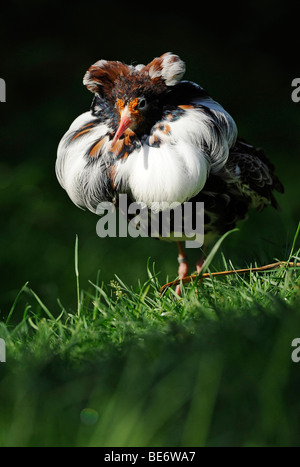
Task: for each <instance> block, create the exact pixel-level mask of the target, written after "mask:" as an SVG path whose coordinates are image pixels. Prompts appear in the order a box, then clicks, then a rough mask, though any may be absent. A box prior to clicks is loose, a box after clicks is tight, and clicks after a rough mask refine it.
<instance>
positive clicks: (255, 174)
mask: <svg viewBox="0 0 300 467" xmlns="http://www.w3.org/2000/svg"><path fill="white" fill-rule="evenodd" d="M226 169H227V171H228V172H229V173H230V174H231V175H232V177H233V179H237V181H238V185H240V189H241V190H242V192H243V193H244V194H247V193H248V195H249V196H250V197H251V198H252V199H253V205H254V206H256V207H258V209H262V208H263V207H264V206H265V205H267V204H271V205H272V206H273V207H274V208H276V209H277V208H278V204H277V201H276V199H275V197H274V194H273V191H274V190H275V191H278V192H279V193H283V192H284V188H283V185H282V183H281V182H280V180H279V179H278V177H277V176H276V175H275V172H274V166H273V164H272V163H271V162H270V161H269V159H268V158H267V156H266V155H265V153H264V151H263V150H261V149H257V148H254V147H253V146H251V145H249V144H247V143H246V142H245V141H243V140H241V139H239V140H238V141H237V142H236V144H235V145H234V147H233V148H232V149H231V150H230V153H229V158H228V162H227V164H226Z"/></svg>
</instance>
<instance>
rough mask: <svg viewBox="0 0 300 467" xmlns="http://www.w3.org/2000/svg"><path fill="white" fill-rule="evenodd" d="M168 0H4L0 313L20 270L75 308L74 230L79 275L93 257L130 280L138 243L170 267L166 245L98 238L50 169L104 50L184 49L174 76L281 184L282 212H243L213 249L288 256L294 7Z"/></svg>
mask: <svg viewBox="0 0 300 467" xmlns="http://www.w3.org/2000/svg"><path fill="white" fill-rule="evenodd" d="M172 5H173V6H172ZM172 5H171V4H169V3H168V2H167V3H166V4H162V5H160V4H157V3H146V4H142V3H140V4H139V5H135V4H134V3H132V2H122V3H121V4H118V3H112V2H95V3H94V2H93V3H92V2H85V3H84V2H82V3H80V4H77V3H72V5H71V6H67V5H66V4H63V3H62V2H57V1H51V2H49V1H46V2H43V3H42V4H41V3H40V2H33V1H31V2H26V3H25V2H20V1H12V2H9V4H6V5H5V6H3V5H2V7H1V10H2V11H1V41H0V57H1V60H0V77H1V78H3V79H5V81H6V85H7V102H6V103H1V104H0V123H1V125H0V147H1V153H0V154H1V162H0V194H1V195H0V207H1V230H0V264H1V282H0V284H1V294H0V300H1V303H0V313H1V314H0V319H3V317H4V316H5V315H6V314H7V313H8V310H9V308H10V306H11V304H12V302H13V300H14V298H15V296H16V294H17V292H18V290H19V289H20V288H21V287H22V285H23V284H24V283H25V282H26V281H29V282H30V284H29V285H30V286H31V287H32V288H33V289H34V290H35V292H36V293H37V294H38V295H39V296H40V297H41V298H42V299H43V300H44V301H45V303H46V304H47V305H48V306H49V307H50V306H51V307H52V308H53V311H54V312H55V310H58V305H57V303H56V300H57V298H58V297H59V298H60V300H61V301H62V303H63V304H64V306H65V307H66V308H67V309H72V308H74V307H75V303H76V289H75V276H74V266H73V265H74V244H75V235H76V234H78V236H79V266H80V274H81V285H82V287H84V288H87V287H88V286H89V284H88V280H89V279H90V280H92V281H94V280H95V278H96V275H97V271H98V269H100V271H101V276H100V277H101V279H102V280H103V281H104V282H109V280H111V279H113V278H114V274H117V275H118V276H120V277H121V278H122V279H123V280H124V281H125V282H126V283H128V284H132V285H133V286H136V284H137V283H138V279H141V280H143V279H144V278H145V277H146V260H147V258H148V257H149V256H150V257H151V260H152V261H155V263H156V269H157V271H160V273H161V274H160V280H161V282H162V283H163V282H164V281H165V280H166V276H167V275H169V277H170V279H173V278H175V276H176V273H177V261H176V256H177V251H176V247H175V246H174V245H170V244H165V243H162V242H158V241H155V240H153V239H131V238H128V239H111V238H110V239H99V238H98V237H97V236H96V222H97V217H96V216H94V215H93V214H92V213H89V212H85V211H81V210H79V209H78V208H76V206H74V205H73V203H72V202H71V201H70V200H69V198H68V196H67V194H66V193H65V192H64V191H63V190H62V188H61V187H60V185H59V184H58V182H57V180H56V177H55V172H54V166H55V159H56V150H57V146H58V143H59V140H60V138H61V137H62V136H63V134H64V133H65V132H66V130H67V129H68V127H69V125H70V124H71V122H72V121H73V120H74V119H75V118H76V117H77V116H78V115H79V114H80V113H82V112H84V111H86V110H88V109H89V106H90V103H91V100H92V94H91V93H89V92H88V91H87V90H86V88H85V87H84V86H83V85H82V78H83V75H84V73H85V71H86V70H87V68H88V67H89V66H90V65H91V64H92V63H94V62H95V61H97V60H99V59H102V58H105V59H110V60H121V61H124V62H126V63H132V62H134V63H148V62H149V61H150V60H152V58H154V57H155V56H159V55H161V54H162V53H164V52H166V51H172V52H173V53H176V54H178V55H179V56H180V57H181V58H182V59H183V60H184V61H185V62H186V67H187V71H186V75H185V78H186V79H190V80H193V81H195V82H198V83H199V84H201V85H202V86H203V87H204V88H206V89H207V91H208V92H209V93H210V94H211V95H212V97H213V98H214V99H215V100H217V101H219V102H220V103H221V104H222V105H223V106H224V107H225V108H226V110H228V111H229V112H230V113H231V115H232V116H233V117H234V119H235V121H236V123H237V125H238V128H239V135H240V136H243V137H244V138H246V139H247V140H248V141H249V142H250V143H252V144H254V145H257V146H260V147H263V148H264V149H265V150H266V152H267V154H268V155H269V157H270V159H271V160H272V161H273V162H274V163H275V165H276V167H277V172H278V174H279V175H280V178H281V180H282V182H283V183H284V185H285V188H286V193H285V195H284V196H279V197H278V200H279V202H280V206H281V211H280V212H276V211H274V210H272V209H267V210H266V211H264V213H263V214H261V213H260V214H259V213H253V214H252V215H251V216H250V219H249V220H248V222H247V223H245V224H244V225H243V226H241V229H240V232H239V233H238V234H233V235H232V236H231V238H230V239H229V240H228V241H227V242H226V244H225V245H224V248H223V250H224V251H225V253H226V255H227V256H228V257H229V258H231V259H232V261H233V263H234V265H235V266H236V267H238V266H244V265H245V264H247V263H250V262H253V261H257V262H258V263H262V264H263V262H271V261H272V260H273V258H278V259H286V257H287V254H288V250H289V247H290V245H291V241H292V238H293V235H294V233H295V230H296V226H297V222H298V219H299V201H298V200H299V186H298V180H299V150H300V138H299V122H300V118H299V105H300V104H296V103H294V102H292V100H291V92H292V87H291V82H292V80H293V79H294V78H296V77H299V76H300V67H299V49H300V47H299V42H300V41H299V24H298V21H299V14H298V13H299V12H298V11H296V10H295V7H294V8H289V7H288V6H285V3H284V2H279V1H277V2H276V1H264V2H263V1H259V2H258V1H255V2H251V3H250V2H249V4H247V3H241V4H240V8H238V7H231V6H230V4H228V3H223V4H222V7H220V6H219V5H218V4H215V3H212V4H211V7H210V6H207V5H203V4H200V3H199V4H192V3H183V2H181V3H180V4H178V6H177V4H176V3H173V4H172ZM189 255H190V256H191V260H192V259H195V256H196V252H191V250H190V252H189ZM191 263H192V261H191ZM215 265H216V267H218V264H217V263H216V264H215ZM192 269H193V266H192ZM21 311H22V309H21V308H20V310H19V312H20V313H21Z"/></svg>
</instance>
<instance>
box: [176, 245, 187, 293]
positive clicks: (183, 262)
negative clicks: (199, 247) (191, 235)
mask: <svg viewBox="0 0 300 467" xmlns="http://www.w3.org/2000/svg"><path fill="white" fill-rule="evenodd" d="M177 246H178V263H179V267H178V278H179V279H183V278H184V277H185V276H187V274H188V270H189V267H188V263H187V257H186V256H185V252H184V248H183V244H182V242H177ZM175 292H176V293H177V295H179V296H181V287H180V284H178V285H177V286H176V289H175Z"/></svg>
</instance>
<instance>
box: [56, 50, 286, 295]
mask: <svg viewBox="0 0 300 467" xmlns="http://www.w3.org/2000/svg"><path fill="white" fill-rule="evenodd" d="M184 73H185V63H184V62H183V60H182V59H181V58H180V57H179V56H178V55H176V54H174V53H172V52H166V53H164V54H162V55H161V56H159V57H155V58H154V59H153V60H152V61H150V62H149V63H148V64H147V65H143V64H137V65H132V64H130V65H127V64H125V63H123V62H121V61H113V60H105V59H101V60H98V61H97V62H95V63H94V64H93V65H91V66H90V67H89V69H88V70H87V72H86V73H85V75H84V78H83V84H84V85H85V86H86V87H87V89H88V90H89V91H91V92H92V93H93V95H94V97H93V99H92V104H91V107H90V110H89V111H86V112H84V113H83V114H81V115H79V116H78V117H77V118H76V119H75V120H74V122H73V123H72V124H71V126H70V128H69V129H68V130H67V132H66V133H65V134H64V136H63V137H62V139H61V141H60V143H59V145H58V150H57V159H56V175H57V178H58V181H59V183H60V184H61V186H62V187H63V188H64V189H65V190H66V192H67V194H68V195H69V197H70V198H71V200H72V201H73V203H75V205H77V206H78V207H81V208H85V209H88V210H90V211H92V212H96V210H97V206H98V205H99V203H102V202H107V201H108V202H111V203H113V204H114V205H116V206H117V207H118V200H119V199H120V195H121V194H127V195H128V199H129V200H130V201H132V202H137V203H142V204H143V206H146V207H147V208H148V209H149V210H150V209H151V207H152V208H153V206H154V205H155V206H156V209H157V210H158V211H160V212H161V211H163V208H160V206H164V205H165V204H164V203H167V204H168V205H170V204H171V203H174V202H175V203H177V204H178V205H180V206H183V205H184V204H185V203H191V205H192V206H196V205H197V203H204V247H203V248H204V249H205V248H206V247H207V246H209V245H210V244H211V243H212V242H214V240H215V239H216V238H218V237H219V236H221V235H223V234H224V233H226V232H228V231H229V230H232V229H233V228H234V227H235V226H236V224H237V222H239V221H242V220H245V219H246V218H247V216H248V211H249V209H250V208H254V209H257V210H259V211H261V210H262V209H263V208H265V207H266V206H268V205H271V206H273V207H274V208H276V209H277V208H278V203H277V201H276V198H275V196H274V192H278V193H283V192H284V188H283V185H282V183H281V181H280V180H279V178H278V177H277V175H276V174H275V169H274V165H273V164H272V163H271V162H270V160H269V158H268V157H267V156H266V154H265V152H264V151H263V150H262V149H261V148H257V147H255V146H252V145H251V144H248V142H246V141H245V140H244V139H242V138H240V137H239V136H238V130H237V125H236V123H235V121H234V119H233V117H232V116H231V115H230V114H229V113H228V112H227V111H226V110H225V109H224V108H223V107H222V105H221V104H219V103H218V102H217V101H215V100H214V99H213V98H212V97H210V95H209V94H208V92H207V91H206V90H205V89H204V88H203V87H202V86H200V85H199V84H196V83H194V82H192V81H187V80H183V79H182V78H183V75H184ZM159 238H160V239H163V238H161V237H159ZM167 240H173V241H175V242H176V243H177V246H178V263H179V266H178V278H179V279H182V278H184V277H185V276H187V274H188V267H189V266H188V261H187V255H186V252H185V248H184V243H183V240H184V239H182V238H181V239H178V237H176V235H174V236H173V238H171V237H170V238H168V239H167ZM204 261H205V254H203V253H202V255H201V257H200V258H199V260H198V261H197V263H196V269H197V272H198V273H200V272H201V268H202V267H203V263H204ZM176 293H177V294H178V295H180V294H181V287H180V285H177V287H176Z"/></svg>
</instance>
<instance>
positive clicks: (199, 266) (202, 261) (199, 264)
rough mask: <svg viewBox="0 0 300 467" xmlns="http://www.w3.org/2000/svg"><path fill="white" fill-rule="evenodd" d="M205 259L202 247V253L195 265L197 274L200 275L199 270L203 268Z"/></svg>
mask: <svg viewBox="0 0 300 467" xmlns="http://www.w3.org/2000/svg"><path fill="white" fill-rule="evenodd" d="M205 258H206V255H205V247H204V248H203V251H202V255H201V256H200V258H199V259H198V261H197V263H196V269H197V273H198V274H200V272H201V269H202V267H203V264H204V261H205Z"/></svg>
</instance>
